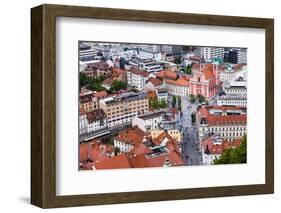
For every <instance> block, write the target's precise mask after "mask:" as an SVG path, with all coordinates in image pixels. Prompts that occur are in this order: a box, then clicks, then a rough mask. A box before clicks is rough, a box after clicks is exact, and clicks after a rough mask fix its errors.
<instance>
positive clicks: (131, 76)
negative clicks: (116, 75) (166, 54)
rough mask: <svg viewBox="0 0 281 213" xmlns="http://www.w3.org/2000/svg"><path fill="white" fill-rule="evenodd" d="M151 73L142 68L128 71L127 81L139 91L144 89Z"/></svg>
mask: <svg viewBox="0 0 281 213" xmlns="http://www.w3.org/2000/svg"><path fill="white" fill-rule="evenodd" d="M148 76H149V73H148V72H146V71H140V70H128V71H127V83H128V85H129V86H131V87H135V88H136V89H138V90H139V91H143V89H144V85H145V83H146V81H147V80H148Z"/></svg>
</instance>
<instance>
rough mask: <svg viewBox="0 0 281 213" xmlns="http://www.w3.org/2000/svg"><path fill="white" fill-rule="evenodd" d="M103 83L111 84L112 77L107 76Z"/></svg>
mask: <svg viewBox="0 0 281 213" xmlns="http://www.w3.org/2000/svg"><path fill="white" fill-rule="evenodd" d="M102 84H103V85H108V86H111V85H112V84H113V79H112V78H107V79H105V80H104V81H103V82H102Z"/></svg>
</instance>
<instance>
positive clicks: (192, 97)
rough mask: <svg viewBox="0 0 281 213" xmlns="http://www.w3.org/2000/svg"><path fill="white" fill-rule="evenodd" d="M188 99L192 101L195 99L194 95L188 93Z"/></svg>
mask: <svg viewBox="0 0 281 213" xmlns="http://www.w3.org/2000/svg"><path fill="white" fill-rule="evenodd" d="M189 100H190V102H191V103H194V102H195V101H196V97H195V95H193V94H190V95H189Z"/></svg>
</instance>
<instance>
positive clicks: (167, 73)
mask: <svg viewBox="0 0 281 213" xmlns="http://www.w3.org/2000/svg"><path fill="white" fill-rule="evenodd" d="M156 77H158V78H162V79H163V78H165V79H166V78H167V79H173V80H175V79H176V78H177V73H176V72H173V71H170V70H162V71H160V72H159V73H157V74H156Z"/></svg>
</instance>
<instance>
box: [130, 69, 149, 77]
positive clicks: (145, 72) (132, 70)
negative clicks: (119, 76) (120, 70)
mask: <svg viewBox="0 0 281 213" xmlns="http://www.w3.org/2000/svg"><path fill="white" fill-rule="evenodd" d="M127 72H130V73H132V74H135V75H140V76H142V77H144V78H147V77H148V76H149V73H148V72H147V71H140V70H138V69H131V70H128V71H127Z"/></svg>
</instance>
